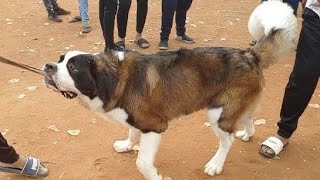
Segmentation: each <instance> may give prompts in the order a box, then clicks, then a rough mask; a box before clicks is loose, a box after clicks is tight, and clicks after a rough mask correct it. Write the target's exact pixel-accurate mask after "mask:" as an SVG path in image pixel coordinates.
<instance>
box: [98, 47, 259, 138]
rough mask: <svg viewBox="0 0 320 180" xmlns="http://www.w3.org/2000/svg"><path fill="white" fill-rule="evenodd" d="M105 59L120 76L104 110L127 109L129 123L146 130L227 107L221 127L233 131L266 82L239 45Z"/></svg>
mask: <svg viewBox="0 0 320 180" xmlns="http://www.w3.org/2000/svg"><path fill="white" fill-rule="evenodd" d="M101 61H110V62H113V63H114V64H115V66H116V67H117V73H118V74H117V77H118V78H119V79H118V83H117V85H116V87H115V90H114V93H113V97H112V98H111V101H110V102H108V103H106V104H105V109H106V110H109V109H110V108H114V107H121V108H123V109H125V110H126V112H127V113H128V114H129V119H128V123H129V124H131V125H132V126H134V127H136V128H138V129H140V130H141V131H142V132H149V131H154V132H163V131H165V130H166V129H167V127H168V122H169V121H170V120H172V119H174V118H177V117H179V116H181V115H187V114H190V113H192V112H194V111H197V110H200V109H203V108H218V107H223V109H224V111H223V113H222V115H221V118H220V120H219V125H220V127H221V128H222V129H223V130H225V131H227V132H232V131H234V129H235V126H236V124H237V123H236V122H237V121H238V120H239V119H240V117H241V116H242V115H243V114H244V113H245V112H246V111H250V109H251V108H252V107H254V106H255V105H256V103H257V101H256V99H257V98H258V97H259V93H260V92H261V90H262V88H263V82H264V80H263V75H262V72H261V69H260V66H259V64H258V63H257V59H256V57H255V56H253V55H252V54H251V53H250V52H249V51H243V50H239V49H234V48H219V47H218V48H195V49H192V50H187V49H181V50H178V51H174V52H164V53H157V54H154V55H143V54H139V53H135V52H129V53H127V54H126V55H125V59H124V61H122V62H118V61H117V60H115V59H114V58H112V57H111V56H108V57H106V58H103V59H101ZM108 63H109V62H108ZM100 64H101V63H100ZM102 64H104V63H102ZM104 66H105V65H104ZM100 67H102V65H100Z"/></svg>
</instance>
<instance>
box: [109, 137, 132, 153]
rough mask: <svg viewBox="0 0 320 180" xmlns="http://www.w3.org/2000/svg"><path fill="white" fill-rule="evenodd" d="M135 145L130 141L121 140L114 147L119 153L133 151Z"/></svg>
mask: <svg viewBox="0 0 320 180" xmlns="http://www.w3.org/2000/svg"><path fill="white" fill-rule="evenodd" d="M133 146H134V144H133V143H132V142H131V141H130V140H129V139H126V140H119V141H116V142H114V143H113V147H114V149H115V150H116V151H117V152H128V151H131V150H132V148H133Z"/></svg>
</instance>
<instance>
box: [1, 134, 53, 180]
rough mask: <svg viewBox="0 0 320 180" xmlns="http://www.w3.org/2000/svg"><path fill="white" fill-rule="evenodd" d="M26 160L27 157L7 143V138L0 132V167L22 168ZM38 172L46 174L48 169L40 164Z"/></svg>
mask: <svg viewBox="0 0 320 180" xmlns="http://www.w3.org/2000/svg"><path fill="white" fill-rule="evenodd" d="M26 161H27V158H26V157H25V156H20V155H19V154H17V152H16V151H15V149H14V148H13V147H12V146H10V145H9V144H8V142H7V140H6V139H5V138H4V137H3V136H2V134H1V133H0V167H2V168H18V169H23V168H24V166H25V164H26ZM38 174H39V175H42V176H47V175H48V169H47V168H45V167H44V166H42V165H41V166H40V169H39V172H38Z"/></svg>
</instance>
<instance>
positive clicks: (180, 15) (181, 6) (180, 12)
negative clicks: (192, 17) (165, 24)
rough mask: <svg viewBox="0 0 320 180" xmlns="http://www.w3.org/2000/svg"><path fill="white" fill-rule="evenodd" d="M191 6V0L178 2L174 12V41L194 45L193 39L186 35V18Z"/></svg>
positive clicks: (179, 0)
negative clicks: (175, 32)
mask: <svg viewBox="0 0 320 180" xmlns="http://www.w3.org/2000/svg"><path fill="white" fill-rule="evenodd" d="M191 4H192V0H178V5H177V11H176V30H177V37H176V39H177V40H179V41H182V42H185V43H194V39H193V38H191V37H189V36H188V35H186V17H187V11H188V10H189V8H190V6H191Z"/></svg>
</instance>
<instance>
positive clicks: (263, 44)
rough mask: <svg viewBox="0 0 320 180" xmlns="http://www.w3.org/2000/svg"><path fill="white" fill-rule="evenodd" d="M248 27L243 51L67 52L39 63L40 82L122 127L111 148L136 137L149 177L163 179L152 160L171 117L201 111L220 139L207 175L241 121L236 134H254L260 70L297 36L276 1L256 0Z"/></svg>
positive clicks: (140, 163)
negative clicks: (249, 37) (124, 134)
mask: <svg viewBox="0 0 320 180" xmlns="http://www.w3.org/2000/svg"><path fill="white" fill-rule="evenodd" d="M275 10H276V12H275ZM270 13H272V15H270ZM261 16H263V17H261ZM269 18H272V19H269ZM249 29H250V30H249V31H250V32H252V33H253V34H254V35H255V36H254V37H255V38H256V40H257V44H256V45H255V46H254V47H252V48H248V49H246V50H242V49H236V48H229V47H198V48H194V49H180V50H177V51H171V52H159V53H156V54H151V55H146V54H142V53H139V52H126V53H124V54H121V53H120V52H106V53H103V54H89V53H85V52H79V51H71V52H68V53H66V54H65V55H63V56H61V57H60V60H59V62H58V63H48V64H46V65H45V66H44V72H45V73H46V77H45V80H44V82H45V84H46V85H47V87H48V88H50V89H53V90H55V91H58V92H61V93H62V94H63V95H64V96H66V97H67V98H75V97H77V98H78V99H79V100H80V101H81V104H83V105H84V106H86V107H87V108H89V109H90V110H92V111H94V112H96V113H97V114H99V115H100V116H101V117H103V118H105V119H108V120H109V119H113V120H114V121H116V122H119V123H120V124H122V125H124V126H126V127H128V128H129V136H128V139H126V140H121V141H116V142H115V143H114V144H113V146H114V149H115V150H116V151H117V152H128V151H131V150H132V148H133V146H134V145H135V144H138V143H140V151H139V153H138V157H137V160H136V165H137V167H138V169H139V171H140V172H141V173H142V175H143V176H144V177H145V178H146V179H151V180H158V179H162V177H163V176H162V175H161V174H160V173H159V172H158V171H157V169H156V168H155V166H154V162H155V159H156V154H157V151H158V149H159V145H160V140H161V134H162V133H164V132H165V131H166V129H167V128H168V125H169V123H170V121H171V120H173V119H175V118H177V117H180V116H182V115H188V114H191V113H193V112H195V111H198V110H200V109H205V108H206V109H208V119H209V122H210V123H211V127H212V129H213V130H214V132H215V134H216V136H217V137H218V138H219V139H220V145H219V149H218V151H217V152H216V153H215V155H214V156H213V157H212V159H211V160H210V161H209V162H208V163H207V164H206V165H205V167H204V172H205V173H206V174H208V175H210V176H213V175H216V174H220V173H221V172H222V169H223V165H224V162H225V159H226V156H227V154H228V152H229V150H230V147H231V145H232V143H233V133H234V132H235V130H236V129H237V127H238V125H243V126H244V130H243V131H239V132H237V133H236V136H237V137H238V138H241V139H242V140H243V141H248V140H249V138H250V137H251V136H252V135H253V133H254V125H253V122H252V118H251V117H252V113H253V112H254V111H255V110H256V107H257V106H258V104H259V101H260V99H261V94H262V90H263V88H264V77H263V69H265V68H268V67H269V66H270V65H272V64H274V63H276V62H277V60H278V59H279V57H280V56H281V55H284V54H286V53H288V52H289V51H290V50H292V49H293V47H294V45H293V39H294V38H295V37H296V36H297V30H296V29H297V24H296V18H295V16H294V15H293V11H292V9H291V8H290V7H289V6H288V5H286V4H283V3H281V2H277V1H270V2H265V3H262V4H261V5H259V6H258V7H257V9H256V10H255V11H254V12H253V13H252V16H251V19H250V21H249ZM258 31H259V32H258Z"/></svg>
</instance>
